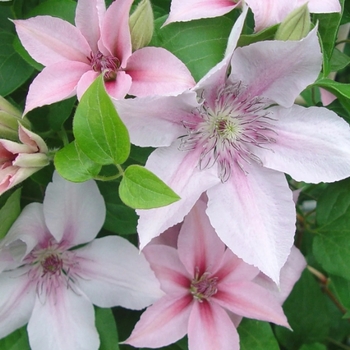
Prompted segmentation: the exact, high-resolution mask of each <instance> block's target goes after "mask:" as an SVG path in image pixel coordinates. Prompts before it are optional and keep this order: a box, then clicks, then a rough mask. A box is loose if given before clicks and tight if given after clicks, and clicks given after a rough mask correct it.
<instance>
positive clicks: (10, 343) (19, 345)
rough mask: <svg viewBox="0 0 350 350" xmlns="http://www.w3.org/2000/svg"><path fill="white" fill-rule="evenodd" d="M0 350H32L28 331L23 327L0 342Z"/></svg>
mask: <svg viewBox="0 0 350 350" xmlns="http://www.w3.org/2000/svg"><path fill="white" fill-rule="evenodd" d="M0 349H3V350H30V346H29V341H28V336H27V331H26V328H25V327H22V328H20V329H18V330H16V331H15V332H13V333H11V334H10V335H8V336H7V337H6V338H3V339H1V340H0Z"/></svg>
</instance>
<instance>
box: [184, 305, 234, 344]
mask: <svg viewBox="0 0 350 350" xmlns="http://www.w3.org/2000/svg"><path fill="white" fill-rule="evenodd" d="M188 347H189V349H201V350H213V349H217V350H218V349H220V350H239V337H238V333H237V330H236V328H235V326H234V324H233V323H232V321H231V319H230V317H229V316H228V314H227V313H226V311H225V310H223V309H222V308H221V307H220V306H218V305H217V304H215V303H212V302H207V301H204V302H202V303H200V302H198V301H196V302H194V304H193V308H192V311H191V315H190V319H189V325H188Z"/></svg>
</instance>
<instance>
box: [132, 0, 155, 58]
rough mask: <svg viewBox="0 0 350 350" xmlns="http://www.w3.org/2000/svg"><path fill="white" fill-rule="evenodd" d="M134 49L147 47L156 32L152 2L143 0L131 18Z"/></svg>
mask: <svg viewBox="0 0 350 350" xmlns="http://www.w3.org/2000/svg"><path fill="white" fill-rule="evenodd" d="M129 27H130V34H131V43H132V49H133V50H134V51H135V50H138V49H140V48H142V47H144V46H147V45H148V44H149V42H150V41H151V39H152V35H153V31H154V17H153V10H152V6H151V2H150V0H141V2H140V3H139V4H138V5H137V7H136V9H135V11H134V12H133V13H132V15H131V16H130V18H129Z"/></svg>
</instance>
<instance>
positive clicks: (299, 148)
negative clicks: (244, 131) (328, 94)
mask: <svg viewBox="0 0 350 350" xmlns="http://www.w3.org/2000/svg"><path fill="white" fill-rule="evenodd" d="M270 110H271V112H272V113H273V118H276V121H271V124H273V126H272V128H273V129H274V130H275V131H276V135H277V136H276V142H275V143H271V144H269V145H268V150H265V151H262V150H261V149H257V151H256V155H257V156H258V157H259V158H260V159H261V161H262V162H263V164H264V166H266V167H268V168H271V169H275V170H279V171H282V172H285V173H287V174H289V175H291V176H292V177H293V178H294V179H295V180H297V181H305V182H311V183H319V182H321V181H324V182H332V181H337V180H341V179H344V178H346V177H348V176H349V174H350V138H349V125H348V123H346V122H345V121H344V120H343V119H342V118H340V117H338V116H337V115H336V114H335V113H334V112H332V111H330V110H328V109H326V108H321V107H311V108H304V107H301V106H297V105H294V106H293V107H292V108H289V109H285V108H281V107H273V108H271V109H270ZM277 120H278V121H277Z"/></svg>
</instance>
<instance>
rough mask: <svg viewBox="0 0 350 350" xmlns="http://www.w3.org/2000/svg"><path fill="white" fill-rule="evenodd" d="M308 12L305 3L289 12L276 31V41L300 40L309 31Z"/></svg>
mask: <svg viewBox="0 0 350 350" xmlns="http://www.w3.org/2000/svg"><path fill="white" fill-rule="evenodd" d="M310 25H311V20H310V12H309V9H308V6H307V3H306V4H305V5H303V6H300V7H298V8H297V9H295V10H294V11H293V12H291V13H290V14H289V15H288V16H287V17H286V18H285V20H284V21H283V22H282V23H281V24H280V26H279V28H278V29H277V32H276V35H275V39H276V40H300V39H302V38H305V37H306V36H307V34H308V33H309V31H310Z"/></svg>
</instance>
